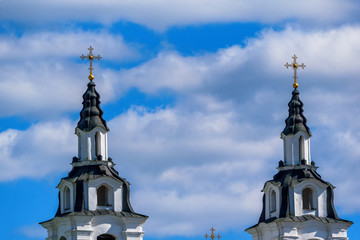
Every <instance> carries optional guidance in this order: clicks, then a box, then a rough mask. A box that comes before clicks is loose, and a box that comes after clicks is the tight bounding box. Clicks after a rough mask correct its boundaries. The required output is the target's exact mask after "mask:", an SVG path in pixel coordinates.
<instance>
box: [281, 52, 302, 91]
mask: <svg viewBox="0 0 360 240" xmlns="http://www.w3.org/2000/svg"><path fill="white" fill-rule="evenodd" d="M292 58H293V59H294V61H293V62H292V63H291V64H289V63H288V62H286V64H285V65H284V66H285V67H286V68H289V67H292V68H293V69H294V77H293V78H294V84H293V87H294V88H295V89H297V88H298V86H299V84H298V83H297V69H298V67H301V68H302V69H304V68H305V67H306V66H305V64H304V63H302V64H301V65H298V63H297V62H296V59H297V56H296V55H295V54H294V56H293V57H292Z"/></svg>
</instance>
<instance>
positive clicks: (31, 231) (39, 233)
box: [18, 224, 47, 238]
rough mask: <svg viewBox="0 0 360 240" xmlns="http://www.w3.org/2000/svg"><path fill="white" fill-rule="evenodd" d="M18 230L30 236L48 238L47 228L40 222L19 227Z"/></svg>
mask: <svg viewBox="0 0 360 240" xmlns="http://www.w3.org/2000/svg"><path fill="white" fill-rule="evenodd" d="M18 231H19V232H20V233H21V234H23V235H24V236H26V237H28V238H46V234H47V233H46V229H45V228H43V227H41V226H40V225H39V224H33V225H25V226H22V227H20V228H18Z"/></svg>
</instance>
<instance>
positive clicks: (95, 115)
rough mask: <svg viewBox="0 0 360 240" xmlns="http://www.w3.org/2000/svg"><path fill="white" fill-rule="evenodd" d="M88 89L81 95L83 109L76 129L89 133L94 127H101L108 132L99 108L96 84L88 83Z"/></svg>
mask: <svg viewBox="0 0 360 240" xmlns="http://www.w3.org/2000/svg"><path fill="white" fill-rule="evenodd" d="M87 86H88V88H87V90H86V92H85V93H84V95H83V99H84V101H83V103H82V104H83V109H82V110H81V112H80V121H79V122H78V124H77V128H79V129H81V130H83V131H91V130H92V129H94V128H95V127H102V128H104V129H105V130H107V131H109V128H108V127H107V125H106V121H105V120H104V119H103V117H102V116H103V111H102V110H101V108H100V94H99V93H98V92H97V91H96V89H95V86H96V84H95V83H94V82H92V81H90V82H89V83H88V85H87Z"/></svg>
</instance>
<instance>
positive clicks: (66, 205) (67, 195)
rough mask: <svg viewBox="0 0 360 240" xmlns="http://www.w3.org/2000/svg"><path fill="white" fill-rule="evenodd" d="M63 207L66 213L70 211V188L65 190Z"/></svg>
mask: <svg viewBox="0 0 360 240" xmlns="http://www.w3.org/2000/svg"><path fill="white" fill-rule="evenodd" d="M63 206H64V210H65V211H66V210H69V209H70V189H69V188H68V187H65V188H64V194H63Z"/></svg>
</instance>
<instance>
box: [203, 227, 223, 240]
mask: <svg viewBox="0 0 360 240" xmlns="http://www.w3.org/2000/svg"><path fill="white" fill-rule="evenodd" d="M210 231H211V235H210V236H209V235H208V234H205V236H204V237H205V238H206V239H207V238H208V237H209V238H211V240H214V238H218V239H220V238H221V236H220V234H218V235H217V236H215V235H214V231H215V229H214V228H213V227H212V228H211V229H210Z"/></svg>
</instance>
